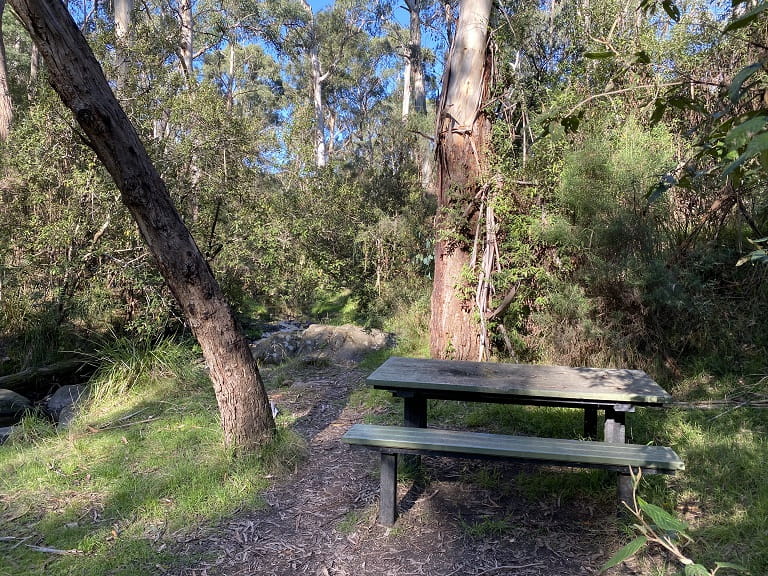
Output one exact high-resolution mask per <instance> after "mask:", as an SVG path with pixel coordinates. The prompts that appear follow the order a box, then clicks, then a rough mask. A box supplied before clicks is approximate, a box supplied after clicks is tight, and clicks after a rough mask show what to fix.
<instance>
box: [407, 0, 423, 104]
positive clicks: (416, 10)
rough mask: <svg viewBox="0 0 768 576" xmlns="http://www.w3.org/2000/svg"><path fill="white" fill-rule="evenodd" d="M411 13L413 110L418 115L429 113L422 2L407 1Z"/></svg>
mask: <svg viewBox="0 0 768 576" xmlns="http://www.w3.org/2000/svg"><path fill="white" fill-rule="evenodd" d="M406 4H407V5H408V11H409V13H410V18H409V29H410V42H411V46H410V60H411V77H412V78H413V110H414V112H416V114H426V113H427V93H426V89H425V87H424V59H423V57H422V51H421V2H420V0H406Z"/></svg>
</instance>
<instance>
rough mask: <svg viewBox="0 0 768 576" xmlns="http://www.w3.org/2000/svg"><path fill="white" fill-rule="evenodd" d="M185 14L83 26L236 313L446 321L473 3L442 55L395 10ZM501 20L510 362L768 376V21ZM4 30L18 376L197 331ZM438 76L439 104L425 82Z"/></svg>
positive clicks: (8, 241)
mask: <svg viewBox="0 0 768 576" xmlns="http://www.w3.org/2000/svg"><path fill="white" fill-rule="evenodd" d="M184 6H186V5H184ZM184 6H176V5H172V4H162V3H161V4H158V5H152V4H149V3H144V4H141V5H136V6H135V7H134V10H133V12H131V18H130V31H131V32H130V35H129V36H125V37H122V36H121V33H120V27H119V26H116V25H115V21H114V19H113V14H112V13H111V12H109V10H108V9H109V8H110V7H109V6H106V5H100V4H94V5H90V4H89V3H85V2H84V3H82V4H75V3H72V4H71V6H70V10H71V11H72V12H73V14H75V15H76V16H77V17H78V19H79V22H80V24H81V26H82V28H83V30H84V31H85V32H86V33H87V35H88V38H89V41H90V42H91V44H92V46H93V48H94V50H95V51H96V53H97V54H98V55H99V57H100V59H101V61H102V64H103V67H104V69H105V71H106V72H107V76H108V77H109V78H113V79H114V82H115V90H116V92H117V93H118V95H119V97H120V100H121V102H122V104H123V106H124V107H125V109H126V111H127V112H128V114H129V117H130V118H131V120H132V121H133V123H134V125H135V126H136V127H137V128H138V130H139V131H140V134H141V135H142V137H143V138H144V140H145V142H146V143H147V146H148V148H149V150H150V153H151V155H152V157H153V159H154V161H155V163H156V165H157V166H158V169H159V170H160V172H161V175H162V176H163V178H164V180H165V181H166V183H167V184H168V187H169V190H170V191H171V193H172V196H173V198H174V200H175V202H176V205H177V207H178V208H179V210H180V211H181V212H182V214H183V216H184V219H185V222H186V223H187V225H188V227H189V228H190V229H191V230H192V232H193V235H194V237H195V238H196V240H197V242H198V244H199V245H200V246H201V249H202V250H203V251H204V253H205V254H206V257H207V258H208V260H209V262H210V264H211V266H212V267H213V269H214V271H215V273H216V276H217V278H218V279H219V281H220V283H221V284H222V285H223V287H224V289H225V291H226V293H227V295H228V297H229V300H230V302H231V303H232V304H233V306H234V307H235V308H236V310H237V311H238V312H239V313H240V314H242V315H243V316H244V317H249V318H253V317H270V318H286V317H301V316H314V317H317V316H318V315H319V314H320V313H321V312H320V311H321V308H322V303H323V302H328V301H332V300H338V298H340V297H341V298H344V299H345V301H346V303H347V304H348V306H347V307H346V308H345V314H346V317H345V318H344V319H345V320H356V321H358V322H362V323H364V324H366V325H373V326H382V325H385V324H386V321H387V319H388V318H391V317H392V316H393V313H395V312H396V311H398V310H400V311H402V310H403V309H404V308H406V309H407V308H411V307H416V308H419V307H420V308H421V311H422V313H423V312H424V303H425V298H427V295H428V292H429V289H430V283H431V272H432V264H433V260H434V257H433V242H434V233H433V227H432V224H433V216H434V210H435V208H434V200H433V198H432V196H431V195H430V193H429V192H430V191H431V186H432V185H431V184H430V178H431V176H432V174H431V172H433V171H434V168H433V167H430V162H429V161H430V160H431V157H432V149H431V142H432V139H433V138H434V118H433V117H432V116H431V113H432V112H433V110H434V105H435V98H436V96H437V94H438V83H439V78H438V73H439V70H440V69H441V67H442V65H441V64H439V63H442V61H443V59H444V57H445V52H446V50H447V46H448V43H447V42H448V40H449V38H450V34H451V31H452V28H451V26H452V22H453V20H452V16H453V15H454V14H453V12H455V9H456V7H454V8H453V9H451V10H449V11H448V12H447V13H446V12H445V8H446V7H445V6H444V5H440V6H438V5H436V4H435V5H432V4H426V3H425V4H424V5H423V6H422V5H419V4H413V7H414V10H415V13H417V14H418V15H419V17H420V19H419V21H420V30H422V29H423V31H424V36H425V38H426V37H429V42H424V44H428V45H429V46H430V47H429V48H427V47H426V46H421V47H420V54H421V57H420V58H419V61H418V62H416V60H415V58H413V57H410V50H411V45H412V40H411V35H410V32H409V30H408V29H407V27H403V26H402V25H401V24H399V23H398V20H397V19H396V18H395V17H394V16H393V13H394V12H395V11H397V10H401V11H402V10H403V8H402V7H398V6H396V5H394V4H383V3H379V4H362V3H358V4H354V3H337V4H335V5H334V6H331V7H327V8H325V9H323V10H321V11H319V12H318V13H317V14H312V9H311V8H310V7H309V5H302V4H301V3H298V2H258V3H255V4H253V5H249V4H248V3H243V2H240V3H237V4H235V5H231V6H230V5H227V4H226V3H224V4H218V3H211V4H210V5H209V4H206V3H204V2H199V3H198V4H195V6H191V5H190V6H187V8H184ZM449 8H450V7H449ZM737 8H740V9H742V12H746V11H747V8H748V7H747V6H745V5H744V4H740V5H739V6H737ZM186 9H188V10H189V12H188V14H189V15H192V16H193V20H190V22H194V35H190V36H186V35H185V34H186V32H184V30H185V25H183V20H182V16H184V14H185V10H186ZM494 14H495V15H494V20H493V22H492V23H491V28H492V40H491V41H492V48H493V53H494V68H493V78H492V80H493V82H492V94H491V97H490V98H489V99H488V102H487V103H486V105H485V110H486V112H487V113H488V114H490V115H491V116H492V122H493V143H492V146H491V150H492V151H491V152H490V155H491V157H492V160H491V166H492V168H491V169H490V171H489V173H487V174H485V175H484V178H485V182H484V189H483V193H484V195H485V196H484V197H483V198H482V202H483V205H484V206H488V207H489V208H490V209H489V210H488V211H486V212H485V213H484V214H483V215H482V216H481V217H480V218H478V219H477V222H478V226H477V229H478V230H479V229H480V228H481V227H482V228H483V229H491V228H493V234H495V240H496V242H497V252H498V258H497V259H496V261H495V264H494V268H493V269H492V270H490V271H488V273H487V274H486V277H487V278H488V279H490V284H491V288H492V290H491V294H490V298H491V303H492V304H491V305H490V306H489V308H490V309H491V310H495V309H498V308H499V306H501V305H502V304H503V307H502V308H501V310H502V311H501V312H500V313H496V314H494V315H493V317H492V319H491V320H490V324H491V326H490V334H491V342H490V354H491V355H493V356H498V357H514V358H517V359H519V360H521V361H548V362H556V363H562V364H569V365H607V364H612V365H623V366H626V365H634V366H642V367H646V368H649V367H653V368H654V371H655V372H659V371H661V372H662V373H663V374H671V375H674V374H675V373H676V372H678V371H680V370H683V369H690V367H689V366H690V364H691V363H694V364H699V365H706V367H707V369H709V370H715V371H719V372H723V371H726V372H731V371H734V370H735V371H740V372H743V373H750V374H751V373H755V374H756V373H760V372H761V370H762V366H763V362H764V338H765V335H764V333H763V332H764V330H763V328H762V323H761V322H760V321H759V316H758V314H757V312H756V311H757V310H759V309H760V306H762V304H763V298H764V296H765V291H764V288H763V286H764V277H763V276H764V273H765V271H764V270H763V268H762V267H754V266H737V265H736V264H737V263H738V262H739V259H740V258H742V257H744V256H745V255H748V254H750V253H752V251H753V250H754V249H755V246H754V245H753V244H752V243H753V242H757V243H758V244H759V241H760V240H761V239H762V236H763V228H764V226H765V199H764V197H763V194H762V192H763V190H762V186H761V183H762V180H761V179H762V176H763V173H762V165H761V161H762V157H763V156H764V154H762V155H761V153H762V152H763V148H764V144H763V138H762V136H763V133H764V128H765V113H764V109H763V101H762V98H763V94H764V90H763V87H764V84H763V81H762V68H761V66H762V65H761V58H762V56H763V52H762V51H763V44H762V37H761V36H760V34H761V33H762V32H763V30H762V24H761V20H760V18H759V16H760V15H761V13H760V11H758V12H757V13H756V14H755V15H754V17H749V18H747V19H746V22H745V25H744V26H740V27H738V29H737V30H733V31H729V32H727V33H723V28H724V26H725V24H726V22H727V19H728V18H729V17H731V16H732V14H731V9H730V7H729V6H723V5H720V4H718V3H712V2H699V3H697V2H690V3H685V4H684V5H680V7H678V6H676V5H673V4H670V3H666V2H665V3H663V4H660V5H659V6H655V5H654V4H653V3H650V2H643V3H642V6H634V5H631V6H630V5H627V6H619V4H618V3H614V2H604V3H599V2H597V3H596V2H586V3H583V2H582V3H579V2H575V3H563V4H560V3H549V4H542V5H533V4H530V3H519V5H518V4H516V3H508V4H505V5H504V6H499V7H498V8H497V10H496V11H495V13H494ZM446 17H447V18H448V20H447V21H446ZM3 24H4V26H3V37H4V39H5V53H6V54H5V62H6V69H7V79H8V86H9V96H10V100H9V101H10V102H11V103H12V106H11V108H10V111H11V112H10V114H9V113H6V114H5V115H4V117H5V118H6V120H10V119H11V118H12V124H10V123H8V124H7V125H12V130H11V131H10V134H9V135H8V136H7V137H6V140H5V142H4V144H3V149H2V164H3V179H2V185H1V186H0V192H1V193H2V208H1V209H0V218H1V219H2V225H1V226H0V230H1V232H0V242H1V243H2V251H1V252H0V253H2V255H3V256H2V268H0V314H1V315H2V323H0V327H2V334H0V336H1V337H2V339H3V345H4V347H5V348H6V352H5V354H4V356H6V357H8V360H6V361H5V362H4V364H3V371H4V372H11V371H14V370H20V369H23V368H26V367H29V366H34V365H39V364H40V363H42V362H44V361H49V360H50V357H51V355H52V354H55V353H56V352H57V351H59V350H75V349H78V347H79V346H80V345H81V344H82V343H83V342H93V341H94V340H98V339H99V338H102V337H107V338H109V337H112V336H123V335H125V336H129V337H131V338H134V337H136V338H142V339H145V340H147V341H152V340H154V339H156V338H158V337H159V336H161V335H167V334H170V333H177V332H179V331H183V329H184V326H183V322H182V321H181V319H180V317H179V315H178V313H177V311H176V308H175V304H174V302H173V301H172V299H171V298H170V296H169V293H168V292H167V290H166V289H165V287H164V285H163V282H162V281H161V280H160V278H159V276H158V274H157V273H156V272H155V271H154V269H153V266H152V261H151V259H150V258H149V257H148V254H147V251H146V248H145V247H144V246H143V244H142V242H141V241H140V238H139V236H138V232H137V230H136V228H135V225H134V224H133V222H132V220H131V219H130V217H129V216H128V213H127V211H126V210H125V209H124V208H122V207H121V205H120V203H119V201H118V198H119V197H118V196H117V193H116V190H115V187H114V185H113V184H112V182H111V181H110V179H109V178H108V177H107V175H106V173H105V171H104V170H103V169H102V168H101V167H100V166H99V164H98V162H97V160H96V158H95V156H94V154H93V152H92V151H91V150H90V149H89V147H88V146H87V144H86V141H85V140H84V138H82V137H81V134H80V133H79V132H78V130H77V129H76V128H75V127H74V123H73V121H72V120H71V119H70V117H69V115H68V114H67V112H66V111H65V110H64V109H63V106H62V105H61V104H60V103H59V101H58V100H57V98H56V97H55V95H54V94H53V93H52V91H51V90H50V88H49V87H48V86H47V84H46V83H45V70H44V68H42V69H41V68H40V63H39V60H38V56H37V55H36V51H35V49H34V47H33V46H32V45H31V43H30V41H29V39H28V37H27V36H26V34H25V33H24V32H23V31H22V29H21V28H20V26H19V25H18V24H17V22H16V21H15V20H14V18H13V17H12V15H11V14H10V13H8V12H6V13H5V15H4V20H3ZM190 32H191V30H190ZM192 38H194V40H192ZM411 60H414V63H420V64H421V65H422V66H423V74H422V78H423V80H420V82H421V88H420V90H421V92H420V93H419V91H418V90H417V91H416V92H414V91H413V89H412V88H411V87H410V85H413V86H418V85H419V83H418V82H416V83H411V82H408V83H406V84H405V85H404V84H403V78H404V75H403V72H404V70H406V71H408V70H409V69H412V68H413V66H411V65H410V62H411ZM187 62H192V64H191V67H190V70H191V71H192V72H191V73H190V72H188V71H187V67H188V66H189V64H185V63H187ZM313 62H315V63H317V64H318V65H319V66H320V67H321V68H320V72H321V73H322V76H321V77H320V84H319V86H320V88H321V92H320V96H321V99H320V100H317V99H316V98H315V96H316V94H315V92H314V88H317V85H315V84H316V83H315V81H313V78H314V76H313V73H312V71H311V68H312V66H313V65H314V64H313ZM405 64H408V66H406V65H405ZM411 76H412V72H409V74H407V75H406V77H408V78H410V77H411ZM315 79H317V78H315ZM404 88H405V90H404ZM404 93H405V96H406V98H405V101H404V98H403V95H404ZM318 102H319V106H320V108H318ZM412 102H415V103H417V105H413V104H410V103H412ZM418 102H421V104H418ZM409 104H410V105H409ZM734 160H736V162H734ZM488 215H490V216H491V217H492V218H493V222H491V224H492V226H490V227H489V226H488V224H489V222H488V221H487V216H488ZM462 232H464V231H462V230H458V231H457V234H459V233H462ZM469 232H470V234H469V235H468V237H467V238H465V239H464V240H465V241H466V242H467V243H468V244H471V243H472V242H473V241H475V242H477V237H474V238H473V237H472V234H471V233H474V232H475V231H474V230H470V231H469ZM758 256H759V254H758ZM476 262H477V265H476V266H475V267H474V268H470V269H467V270H466V278H464V279H463V283H464V286H465V288H466V290H467V293H468V295H469V297H468V301H471V300H473V298H474V296H473V292H474V290H475V288H476V285H477V280H478V277H479V276H481V275H482V274H481V271H480V263H481V262H480V258H476ZM83 337H85V340H83ZM11 351H12V352H13V353H11ZM663 374H659V377H662V376H663Z"/></svg>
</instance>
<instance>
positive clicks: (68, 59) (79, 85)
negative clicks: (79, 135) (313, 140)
mask: <svg viewBox="0 0 768 576" xmlns="http://www.w3.org/2000/svg"><path fill="white" fill-rule="evenodd" d="M10 4H11V5H12V6H13V7H14V9H15V11H16V13H17V15H18V16H19V19H20V20H21V22H22V24H23V25H24V27H25V28H26V29H27V31H28V32H29V34H30V36H31V37H32V39H33V41H34V42H36V43H37V44H38V47H39V48H40V52H41V54H42V56H43V58H44V59H45V62H46V66H47V69H48V71H49V74H48V78H49V81H50V82H51V85H52V86H53V88H54V89H55V90H56V92H57V93H58V94H59V96H60V97H61V99H62V101H63V102H64V103H65V104H66V105H67V106H68V107H69V108H70V109H71V110H72V112H73V113H74V115H75V118H76V119H77V122H78V123H79V124H80V127H81V128H82V129H83V131H84V133H85V134H86V136H87V138H88V140H89V143H90V145H91V146H92V147H93V149H94V150H95V151H96V154H97V155H98V156H99V159H100V160H101V161H102V162H103V163H104V166H105V167H106V168H107V170H108V171H109V173H110V174H111V175H112V177H113V178H114V180H115V183H116V184H117V187H118V188H119V189H120V193H121V198H122V201H123V203H124V204H125V205H126V206H127V207H128V209H129V210H130V212H131V214H132V215H133V217H134V219H135V220H136V222H137V224H138V226H139V230H140V232H141V235H142V237H143V238H144V240H145V242H146V243H147V246H148V247H149V250H150V251H151V253H152V255H153V256H154V258H155V261H156V263H157V266H158V269H159V270H160V273H161V274H162V275H163V278H164V279H165V281H166V282H167V283H168V286H169V287H170V289H171V291H172V292H173V294H174V296H175V297H176V300H177V301H178V303H179V305H180V306H181V308H182V310H183V312H184V315H185V317H186V318H187V320H188V322H189V325H190V327H191V329H192V331H193V332H194V334H195V336H196V338H197V340H198V342H199V343H200V347H201V348H202V351H203V356H204V358H205V360H206V362H207V364H208V368H209V370H210V373H211V380H212V382H213V386H214V390H215V392H216V399H217V402H218V405H219V411H220V413H221V421H222V427H223V429H224V436H225V440H226V442H227V443H228V444H229V445H231V446H234V447H236V448H238V449H240V450H250V449H253V448H254V447H256V446H258V445H260V444H262V443H263V442H265V441H266V440H267V439H269V438H270V437H271V436H272V433H273V431H274V421H273V419H272V412H271V410H270V406H269V401H268V399H267V395H266V393H265V391H264V386H263V384H262V382H261V377H260V375H259V372H258V369H257V367H256V363H255V361H254V359H253V357H252V356H251V353H250V350H249V348H248V343H247V342H246V340H245V338H244V337H243V335H242V333H241V331H240V329H239V326H238V324H237V321H236V319H235V317H234V315H233V313H232V311H231V309H230V308H229V306H228V304H227V302H226V300H225V298H224V295H223V294H222V291H221V288H220V287H219V285H218V283H217V282H216V280H215V278H214V277H213V274H212V272H211V270H210V268H209V267H208V264H207V263H206V261H205V259H204V258H203V255H202V254H201V252H200V250H199V249H198V247H197V245H196V244H195V242H194V240H193V239H192V236H191V235H190V233H189V231H188V230H187V228H186V227H185V226H184V223H183V222H182V221H181V218H180V217H179V214H178V212H177V211H176V209H175V208H174V206H173V203H172V202H171V198H170V196H169V194H168V191H167V189H166V187H165V183H164V182H163V181H162V179H161V178H160V176H159V174H158V173H157V170H156V169H155V168H154V166H153V165H152V163H151V161H150V159H149V157H148V155H147V152H146V149H145V148H144V145H143V143H142V142H141V140H140V139H139V137H138V134H137V133H136V131H135V129H134V128H133V126H132V125H131V123H130V121H129V120H128V118H127V116H126V115H125V112H124V111H123V110H122V108H121V107H120V105H119V104H118V102H117V100H116V99H115V97H114V95H113V94H112V91H111V90H110V88H109V84H108V83H107V80H106V78H105V77H104V74H103V72H102V70H101V67H100V66H99V63H98V61H97V60H96V58H95V57H94V55H93V53H92V52H91V50H90V48H89V46H88V44H87V42H86V41H85V38H84V37H83V35H82V34H81V33H80V31H79V30H78V28H77V26H76V24H75V22H74V21H73V20H72V17H71V16H70V14H69V13H68V12H67V9H66V7H65V5H64V4H62V3H61V2H60V1H58V0H10Z"/></svg>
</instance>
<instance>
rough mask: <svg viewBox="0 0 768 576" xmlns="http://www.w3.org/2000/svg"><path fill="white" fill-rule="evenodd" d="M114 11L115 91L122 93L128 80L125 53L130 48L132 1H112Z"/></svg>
mask: <svg viewBox="0 0 768 576" xmlns="http://www.w3.org/2000/svg"><path fill="white" fill-rule="evenodd" d="M114 10H115V14H114V16H115V40H116V42H117V46H116V49H115V56H116V58H117V89H118V91H122V90H123V88H125V82H126V80H127V79H128V72H129V59H128V56H127V51H128V49H129V48H130V46H131V17H132V15H133V0H114Z"/></svg>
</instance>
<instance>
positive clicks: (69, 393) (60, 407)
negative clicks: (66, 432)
mask: <svg viewBox="0 0 768 576" xmlns="http://www.w3.org/2000/svg"><path fill="white" fill-rule="evenodd" d="M87 395H88V388H87V387H86V386H82V385H78V384H70V385H67V386H62V387H61V388H59V389H58V390H56V392H54V393H53V394H51V396H50V397H49V398H48V400H47V402H46V403H45V408H46V410H47V411H48V413H49V414H50V415H51V417H52V418H53V419H54V421H55V422H57V423H58V425H59V426H68V425H69V423H70V422H71V421H72V419H73V418H74V417H75V411H76V409H77V404H78V403H79V402H80V401H81V399H85V398H86V397H87Z"/></svg>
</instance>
